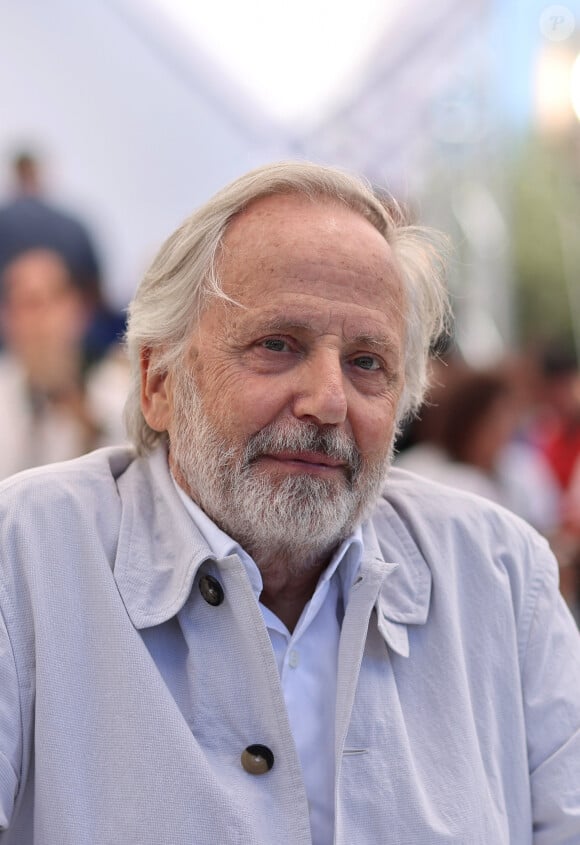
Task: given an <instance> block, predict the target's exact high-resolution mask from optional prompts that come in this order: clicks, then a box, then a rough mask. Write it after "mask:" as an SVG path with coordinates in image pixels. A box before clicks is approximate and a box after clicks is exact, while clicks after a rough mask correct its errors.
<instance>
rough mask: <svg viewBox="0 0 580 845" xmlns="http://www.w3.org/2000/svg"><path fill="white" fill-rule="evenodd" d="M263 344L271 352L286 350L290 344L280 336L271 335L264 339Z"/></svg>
mask: <svg viewBox="0 0 580 845" xmlns="http://www.w3.org/2000/svg"><path fill="white" fill-rule="evenodd" d="M262 346H263V347H264V348H265V349H269V350H270V351H271V352H286V351H287V349H288V344H287V343H286V341H285V340H282V338H280V337H269V338H267V339H266V340H263V341H262Z"/></svg>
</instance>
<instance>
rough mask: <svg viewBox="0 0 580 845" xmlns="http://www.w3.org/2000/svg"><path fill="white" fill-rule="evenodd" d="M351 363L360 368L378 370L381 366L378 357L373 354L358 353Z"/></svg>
mask: <svg viewBox="0 0 580 845" xmlns="http://www.w3.org/2000/svg"><path fill="white" fill-rule="evenodd" d="M353 364H354V365H355V367H359V369H361V370H380V368H381V364H380V362H379V360H378V358H375V357H374V355H358V356H357V357H356V358H354V359H353Z"/></svg>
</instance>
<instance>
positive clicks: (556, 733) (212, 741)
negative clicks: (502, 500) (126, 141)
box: [0, 164, 580, 845]
mask: <svg viewBox="0 0 580 845" xmlns="http://www.w3.org/2000/svg"><path fill="white" fill-rule="evenodd" d="M437 266H438V258H437V254H436V252H435V251H434V248H433V246H432V245H431V244H430V242H429V240H428V239H427V236H426V233H424V232H422V231H420V230H417V229H416V228H413V227H409V226H406V225H404V223H403V222H402V221H401V220H399V219H394V217H393V216H392V215H391V214H389V212H388V211H387V210H386V209H385V207H384V204H383V203H381V201H380V200H379V199H377V198H376V197H375V196H374V195H373V193H372V192H371V191H370V190H369V189H368V188H367V187H366V186H365V185H364V184H363V183H361V182H359V181H358V180H356V179H354V178H351V177H349V176H346V175H344V174H342V173H340V172H336V171H334V170H332V169H326V168H321V167H316V166H314V165H307V164H289V165H283V164H282V165H275V166H271V167H266V168H263V169H261V170H259V171H256V172H254V173H252V174H249V175H248V176H246V177H244V178H242V179H240V180H238V181H237V182H235V183H233V184H232V185H230V186H229V187H228V188H226V189H225V190H223V191H222V192H221V193H219V194H218V195H217V196H216V197H215V198H214V199H213V200H211V201H210V202H209V203H208V204H207V205H206V206H205V207H204V208H202V209H201V210H200V211H199V212H197V213H196V214H194V215H193V216H192V217H191V218H190V219H189V220H188V221H186V223H185V224H184V225H183V226H182V227H181V228H180V229H179V230H178V231H177V232H176V233H175V234H174V235H173V236H172V237H171V238H170V239H169V240H168V241H167V243H166V244H165V245H164V246H163V248H162V249H161V252H160V254H159V256H158V257H157V259H156V260H155V262H154V264H153V266H152V268H151V269H150V271H149V273H148V274H147V275H146V277H145V279H144V281H143V283H142V285H141V287H140V289H139V291H138V293H137V295H136V297H135V300H134V302H133V304H132V306H131V313H130V323H129V330H128V347H129V352H130V355H131V358H132V362H133V368H134V388H133V392H132V395H131V396H130V398H129V402H128V406H127V420H128V428H129V431H130V434H131V436H132V439H133V441H134V444H135V450H134V451H132V450H129V449H123V448H119V449H112V450H101V451H99V452H96V453H93V454H92V455H90V456H88V457H86V458H81V459H78V460H76V461H73V462H70V463H63V464H59V465H57V466H56V467H52V468H46V469H42V470H32V471H29V472H28V473H26V474H23V475H20V476H16V477H14V478H13V479H10V480H9V481H7V482H5V484H4V486H3V489H2V494H1V496H0V503H1V510H0V513H1V522H0V526H1V538H2V546H1V549H2V554H1V558H0V566H1V570H0V571H1V579H0V608H1V613H2V615H1V617H0V619H1V627H0V825H1V826H2V827H3V829H4V830H5V832H4V833H0V843H1V845H15V843H18V845H32V843H49V842H51V843H52V842H55V843H56V842H58V843H59V845H85V843H87V845H88V843H91V844H92V843H135V845H159V843H171V845H186V844H187V845H191V843H196V845H210V843H211V845H214V843H228V845H229V843H243V845H247V844H248V843H252V845H274V843H276V845H311V843H314V845H330V843H336V844H337V845H378V843H383V842H393V843H400V845H402V843H413V845H420V844H421V843H425V845H427V844H428V845H438V843H451V842H455V843H465V845H503V843H505V845H508V843H509V845H524V843H525V845H528V843H530V842H532V841H533V842H534V843H535V845H556V843H560V845H563V843H569V844H570V845H571V844H572V843H578V842H580V641H579V638H578V634H577V631H576V628H575V626H574V623H573V621H572V619H571V617H570V615H569V613H568V612H567V610H566V608H565V606H564V604H563V602H562V600H561V599H560V597H559V594H558V587H557V576H556V565H555V562H554V560H553V558H552V555H551V554H550V552H549V550H548V548H547V546H546V544H545V543H544V541H543V540H542V539H540V537H539V536H538V535H536V534H535V533H534V532H533V530H532V529H530V528H528V527H527V526H525V525H524V524H523V523H521V522H520V521H518V520H516V518H514V517H511V516H510V515H508V514H507V513H506V512H504V511H502V510H501V509H500V508H498V507H496V506H494V505H492V504H489V503H485V502H484V501H483V500H479V499H477V498H475V497H469V496H463V495H461V494H457V493H454V492H452V491H451V490H447V489H446V488H444V487H440V486H437V485H435V484H432V483H430V482H426V481H421V480H419V479H418V478H415V477H413V476H412V475H410V474H405V473H403V472H402V471H397V470H393V471H392V472H390V473H388V468H389V463H390V459H391V452H392V442H393V437H394V434H395V432H396V429H397V426H398V423H399V422H400V420H401V419H402V418H403V416H404V415H405V414H407V413H409V412H411V411H412V410H413V409H414V408H416V407H417V405H418V403H419V402H420V400H421V395H422V391H423V388H424V382H425V362H426V354H427V350H428V348H429V344H430V342H431V339H432V337H433V336H435V335H436V334H437V333H438V332H439V331H440V329H441V325H442V322H443V320H444V317H445V308H446V306H445V297H444V295H443V292H442V287H441V284H440V282H439V281H438V278H437V273H436V269H437ZM385 476H387V477H386V481H385Z"/></svg>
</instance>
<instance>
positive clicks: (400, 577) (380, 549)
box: [363, 499, 432, 657]
mask: <svg viewBox="0 0 580 845" xmlns="http://www.w3.org/2000/svg"><path fill="white" fill-rule="evenodd" d="M363 541H364V547H365V551H366V553H365V568H366V569H367V570H368V571H369V572H374V573H376V577H377V578H378V592H377V596H376V601H375V605H374V607H375V611H376V614H377V626H378V629H379V631H380V633H381V636H382V637H383V639H384V640H385V642H386V643H387V645H388V646H389V647H390V648H392V649H393V650H394V651H396V652H397V653H398V654H400V655H401V656H403V657H408V656H409V637H408V632H407V625H424V624H425V622H426V621H427V616H428V613H429V604H430V600H431V584H432V576H431V570H430V569H429V566H428V565H427V562H426V560H425V558H424V557H423V555H422V554H421V552H420V551H419V548H418V547H417V545H416V543H415V542H414V540H413V539H412V537H411V535H410V534H409V531H408V529H407V527H406V526H405V523H404V522H403V520H402V519H401V517H400V516H399V514H398V513H397V511H396V510H395V508H394V507H393V505H392V504H391V503H390V502H389V501H387V500H386V499H381V501H380V502H379V504H378V506H377V508H376V510H375V511H374V513H373V517H372V519H371V520H369V521H368V522H367V523H365V526H364V531H363Z"/></svg>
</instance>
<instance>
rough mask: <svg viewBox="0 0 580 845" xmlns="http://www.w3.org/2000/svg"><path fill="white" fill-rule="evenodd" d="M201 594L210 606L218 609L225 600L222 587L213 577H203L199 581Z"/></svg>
mask: <svg viewBox="0 0 580 845" xmlns="http://www.w3.org/2000/svg"><path fill="white" fill-rule="evenodd" d="M199 592H200V593H201V594H202V596H203V597H204V599H205V600H206V602H207V603H208V604H211V605H213V607H217V606H218V604H221V603H222V602H223V600H224V591H223V589H222V585H221V584H220V582H219V581H218V580H217V578H214V577H213V576H211V575H202V576H201V578H200V579H199Z"/></svg>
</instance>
